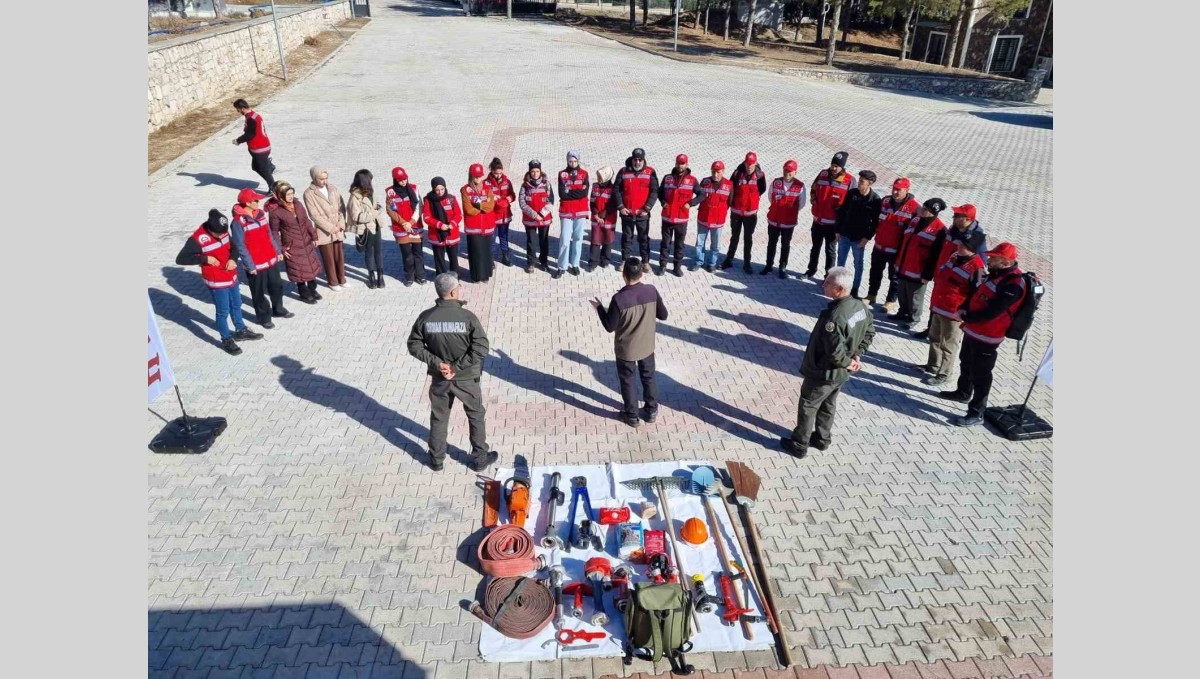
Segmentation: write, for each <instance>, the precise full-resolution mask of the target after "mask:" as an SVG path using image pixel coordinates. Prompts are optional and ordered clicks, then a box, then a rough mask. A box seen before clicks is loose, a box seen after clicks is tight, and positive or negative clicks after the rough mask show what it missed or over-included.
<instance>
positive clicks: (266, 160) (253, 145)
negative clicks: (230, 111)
mask: <svg viewBox="0 0 1200 679" xmlns="http://www.w3.org/2000/svg"><path fill="white" fill-rule="evenodd" d="M233 107H234V108H235V109H237V112H238V114H240V115H242V116H245V117H246V124H245V125H244V126H243V127H242V136H240V137H238V138H237V139H234V140H233V145H234V146H241V145H242V144H245V145H246V148H247V149H249V150H250V169H251V170H254V172H255V173H257V174H258V176H260V177H262V178H263V181H264V182H266V183H267V188H266V190H267V191H271V190H273V189H274V188H275V163H273V162H271V140H270V139H269V138H268V137H267V126H266V124H265V123H263V119H262V116H260V115H259V114H257V113H255V112H254V109H252V108H250V104H248V103H246V100H245V99H238V100H237V101H235V102H233Z"/></svg>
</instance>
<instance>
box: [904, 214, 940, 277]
mask: <svg viewBox="0 0 1200 679" xmlns="http://www.w3.org/2000/svg"><path fill="white" fill-rule="evenodd" d="M920 222H921V218H920V217H913V218H912V219H911V220H909V222H908V228H906V229H905V230H904V239H903V240H902V241H901V242H900V252H898V253H897V254H896V272H897V273H899V274H900V275H901V276H904V277H905V278H910V279H912V280H915V281H919V280H921V277H922V276H924V275H925V273H924V272H925V268H926V264H928V263H929V258H930V257H937V255H938V253H936V252H933V242H934V241H935V240H937V236H938V233H939V232H941V231H945V230H946V225H945V224H943V223H942V220H941V219H939V218H937V217H934V218H933V221H931V222H929V224H928V225H927V226H926V227H925V228H924V229H922V228H920Z"/></svg>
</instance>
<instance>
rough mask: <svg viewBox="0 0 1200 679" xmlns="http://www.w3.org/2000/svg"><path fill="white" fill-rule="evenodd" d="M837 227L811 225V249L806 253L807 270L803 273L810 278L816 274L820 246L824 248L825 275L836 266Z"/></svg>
mask: <svg viewBox="0 0 1200 679" xmlns="http://www.w3.org/2000/svg"><path fill="white" fill-rule="evenodd" d="M836 228H837V226H836V225H834V224H817V223H816V222H813V225H812V249H811V250H809V251H808V270H807V271H805V273H806V274H807V275H809V276H812V275H813V274H815V273H816V272H817V263H818V262H819V261H820V259H821V246H822V245H824V247H825V273H829V270H830V269H832V268H833V267H834V266H836V265H837V237H836V233H835V230H836Z"/></svg>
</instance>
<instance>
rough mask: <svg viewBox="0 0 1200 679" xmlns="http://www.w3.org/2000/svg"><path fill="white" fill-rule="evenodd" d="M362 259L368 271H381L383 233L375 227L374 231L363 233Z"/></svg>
mask: <svg viewBox="0 0 1200 679" xmlns="http://www.w3.org/2000/svg"><path fill="white" fill-rule="evenodd" d="M363 260H364V261H365V262H366V265H367V272H368V273H370V272H379V273H383V234H382V233H380V232H379V229H375V233H371V232H370V231H366V232H364V233H363Z"/></svg>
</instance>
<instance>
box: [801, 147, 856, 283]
mask: <svg viewBox="0 0 1200 679" xmlns="http://www.w3.org/2000/svg"><path fill="white" fill-rule="evenodd" d="M848 158H849V154H848V153H846V152H845V151H838V152H837V153H835V154H833V159H832V160H830V161H829V167H827V168H825V169H824V170H821V171H820V172H818V173H817V178H816V179H814V180H813V189H812V219H813V221H812V249H811V250H809V252H808V270H807V271H806V272H805V273H804V275H805V276H807V277H809V278H816V277H817V264H818V263H819V260H820V259H821V249H822V247H824V249H825V271H826V272H828V271H829V269H830V267H832V266H833V260H834V257H835V256H836V255H837V252H836V248H837V210H838V208H839V207H841V206H842V202H843V201H845V200H846V194H848V193H850V187H851V186H852V185H853V183H854V178H853V177H852V176H851V175H850V173H849V172H846V160H847V159H848Z"/></svg>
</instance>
